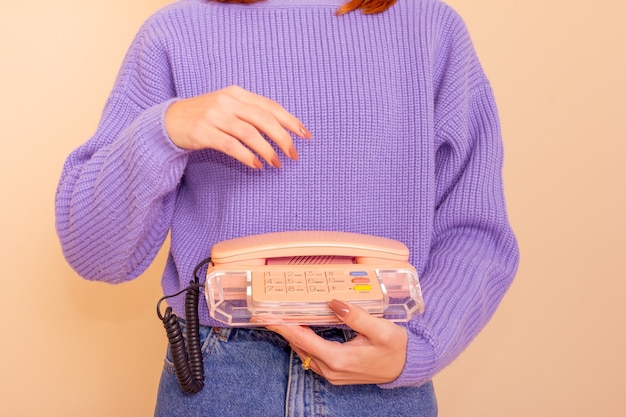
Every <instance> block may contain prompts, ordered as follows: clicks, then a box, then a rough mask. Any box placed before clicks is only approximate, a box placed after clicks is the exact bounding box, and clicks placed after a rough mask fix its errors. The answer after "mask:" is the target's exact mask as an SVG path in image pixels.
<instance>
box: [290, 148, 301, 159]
mask: <svg viewBox="0 0 626 417" xmlns="http://www.w3.org/2000/svg"><path fill="white" fill-rule="evenodd" d="M289 157H290V158H291V159H293V160H294V161H297V160H298V158H299V157H300V156H299V155H298V151H296V148H291V149H289Z"/></svg>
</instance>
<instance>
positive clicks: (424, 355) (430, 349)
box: [379, 329, 436, 389]
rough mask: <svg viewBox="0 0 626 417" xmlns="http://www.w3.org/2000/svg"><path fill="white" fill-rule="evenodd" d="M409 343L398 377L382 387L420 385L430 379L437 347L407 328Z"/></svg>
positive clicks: (381, 386) (381, 385) (380, 385)
mask: <svg viewBox="0 0 626 417" xmlns="http://www.w3.org/2000/svg"><path fill="white" fill-rule="evenodd" d="M407 333H408V336H409V337H408V344H407V351H406V363H405V364H404V369H403V370H402V373H401V374H400V376H399V377H398V378H396V379H395V380H394V381H391V382H389V383H387V384H379V387H380V388H384V389H390V388H399V387H406V386H419V385H423V384H425V383H426V382H428V381H430V380H431V379H432V377H433V369H434V368H435V356H436V355H435V348H434V346H433V344H432V343H431V341H430V339H428V338H427V337H425V336H419V335H416V334H414V333H413V332H411V331H410V330H409V329H407Z"/></svg>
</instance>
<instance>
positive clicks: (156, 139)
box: [56, 0, 518, 416]
mask: <svg viewBox="0 0 626 417" xmlns="http://www.w3.org/2000/svg"><path fill="white" fill-rule="evenodd" d="M342 2H343V0H265V1H259V2H257V1H220V2H216V1H209V0H180V1H177V2H175V3H173V4H171V5H169V6H167V7H165V8H164V9H162V10H160V11H159V12H157V13H156V14H155V15H153V16H152V17H150V18H149V19H148V20H147V22H146V23H145V24H144V25H143V26H142V28H141V29H140V31H139V33H138V34H137V36H136V38H135V39H134V41H133V43H132V44H131V46H130V49H129V51H128V53H127V55H126V57H125V60H124V62H123V65H122V68H121V70H120V73H119V75H118V77H117V80H116V82H115V85H114V86H113V90H112V92H111V95H110V97H109V99H108V101H107V103H106V106H105V109H104V112H103V116H102V120H101V123H100V125H99V126H98V129H97V131H96V132H95V134H94V136H93V137H92V138H91V139H89V141H87V142H86V143H85V144H84V145H82V146H80V147H79V148H78V149H77V150H75V151H74V152H73V153H72V154H71V155H70V156H69V157H68V159H67V161H66V164H65V167H64V171H63V174H62V178H61V181H60V184H59V188H58V193H57V200H56V207H57V230H58V234H59V237H60V240H61V242H62V245H63V249H64V254H65V256H66V259H67V260H68V262H69V263H70V264H71V265H72V266H73V268H74V269H75V270H76V271H77V272H78V273H79V274H81V275H82V276H84V277H85V278H87V279H94V280H103V281H108V282H112V283H118V282H123V281H127V280H130V279H133V278H136V277H137V276H139V275H140V274H141V273H142V272H143V271H144V270H145V269H146V268H147V266H148V265H149V264H150V263H151V262H152V260H153V259H154V256H155V255H156V253H157V252H158V250H159V248H160V247H161V245H162V243H163V241H164V240H165V238H166V235H167V234H168V232H170V233H171V247H170V254H169V258H168V262H167V265H166V268H165V271H164V274H163V279H162V284H163V290H164V293H165V294H173V293H176V292H177V291H179V290H180V289H183V288H185V287H186V286H187V285H188V283H189V280H190V278H191V277H192V275H193V272H192V271H193V269H194V267H195V266H196V265H197V264H198V263H199V262H200V261H201V260H202V259H204V258H206V257H207V256H208V255H209V253H210V250H211V247H212V245H213V244H215V243H217V242H219V241H222V240H225V239H230V238H234V237H239V236H246V235H251V234H257V233H266V232H274V231H284V230H337V231H346V232H358V233H364V234H371V235H377V236H383V237H388V238H392V239H396V240H399V241H401V242H403V243H405V244H406V245H407V246H408V247H409V249H410V251H411V259H410V261H411V263H412V264H413V265H414V266H415V267H416V269H417V270H418V273H419V276H420V283H421V286H422V291H423V294H424V300H425V305H426V309H425V312H424V314H422V315H419V316H418V317H415V318H414V319H412V320H411V321H410V322H408V323H404V324H395V323H392V322H389V321H387V320H384V319H381V318H376V317H371V316H369V315H368V314H366V313H365V312H363V311H362V310H360V309H358V308H356V307H354V306H351V305H349V304H346V303H343V302H341V301H333V302H332V303H331V305H330V306H331V308H332V309H333V310H334V311H335V312H336V314H338V315H339V316H340V317H342V319H343V320H344V321H345V323H346V324H347V325H348V326H349V327H350V329H317V328H315V329H310V328H308V327H299V326H268V328H269V330H268V329H266V328H263V327H259V328H251V329H231V328H224V327H221V325H220V324H219V322H216V321H215V320H213V319H212V318H211V317H210V316H209V313H208V309H207V306H206V304H205V303H201V306H200V321H201V324H202V328H201V334H202V346H203V355H204V358H205V361H204V368H205V369H204V372H205V375H206V381H205V387H204V389H203V390H202V391H201V392H200V393H199V394H196V395H189V394H185V393H183V392H182V391H181V390H180V389H179V387H178V384H177V381H176V378H175V376H174V375H173V374H172V369H171V368H172V367H171V362H170V358H169V356H168V358H166V365H165V368H164V371H163V376H162V380H161V385H160V388H159V394H158V400H157V407H156V415H158V416H194V415H220V416H227V415H236V416H240V415H246V416H251V415H260V416H274V415H290V416H291V415H293V416H296V415H325V416H332V415H337V416H350V415H358V416H362V415H382V414H383V413H385V414H389V415H398V416H401V415H418V416H433V415H436V414H437V406H436V400H435V394H434V390H433V387H432V383H431V382H430V381H431V379H432V378H433V376H434V375H435V374H436V373H437V372H439V371H440V370H441V369H443V368H444V367H445V366H446V365H447V364H449V363H450V362H451V361H452V360H454V359H455V358H456V357H457V356H458V355H459V354H460V353H461V352H462V351H463V350H464V349H465V348H466V347H467V345H468V344H469V343H470V341H471V340H472V339H473V338H474V337H475V336H476V334H477V333H478V332H479V331H480V330H481V329H482V328H483V327H484V326H485V324H486V323H487V322H488V320H489V319H490V317H491V316H492V314H493V313H494V311H495V309H496V307H497V305H498V304H499V302H500V300H501V299H502V297H503V295H504V293H505V292H506V290H507V288H508V287H509V285H510V283H511V281H512V279H513V276H514V274H515V270H516V267H517V263H518V250H517V245H516V241H515V237H514V235H513V233H512V231H511V228H510V226H509V223H508V220H507V214H506V209H505V202H504V198H503V190H502V178H501V167H502V153H503V151H502V143H501V138H500V129H499V122H498V117H497V111H496V107H495V104H494V99H493V94H492V91H491V88H490V85H489V82H488V80H487V78H486V76H485V74H484V72H483V70H482V68H481V66H480V63H479V61H478V59H477V57H476V55H475V52H474V50H473V48H472V44H471V40H470V38H469V35H468V33H467V30H466V28H465V26H464V24H463V22H462V20H461V18H460V17H459V16H458V15H457V14H456V13H455V12H454V11H453V10H452V9H451V8H450V7H448V6H447V5H445V4H443V3H441V2H439V1H436V0H397V2H395V1H388V0H370V1H364V2H361V1H356V2H351V3H348V4H346V5H343V4H342ZM226 3H251V4H226ZM353 3H354V4H353ZM303 139H306V140H303ZM183 302H184V301H183V299H182V298H181V297H179V298H173V299H171V300H170V305H171V306H172V308H173V310H174V312H176V313H177V315H179V316H184V307H183V305H182V304H183ZM262 324H263V323H260V325H262ZM302 365H305V366H304V367H303V366H302Z"/></svg>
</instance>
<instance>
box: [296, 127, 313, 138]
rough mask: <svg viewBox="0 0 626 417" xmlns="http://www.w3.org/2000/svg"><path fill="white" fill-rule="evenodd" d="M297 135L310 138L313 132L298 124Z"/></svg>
mask: <svg viewBox="0 0 626 417" xmlns="http://www.w3.org/2000/svg"><path fill="white" fill-rule="evenodd" d="M299 136H300V137H301V138H304V139H311V138H312V137H313V134H312V133H311V131H310V130H309V129H307V128H306V127H304V126H303V125H300V135H299Z"/></svg>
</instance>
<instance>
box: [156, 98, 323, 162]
mask: <svg viewBox="0 0 626 417" xmlns="http://www.w3.org/2000/svg"><path fill="white" fill-rule="evenodd" d="M165 129H166V130H167V133H168V134H169V136H170V139H171V140H172V142H174V144H175V145H176V146H178V147H179V148H183V149H189V150H198V149H207V148H209V149H215V150H217V151H220V152H223V153H225V154H226V155H229V156H231V157H233V158H235V159H237V160H238V161H240V162H241V163H243V164H245V165H247V166H249V167H251V168H257V169H260V168H262V167H263V164H262V163H261V161H260V160H259V158H258V157H257V155H259V156H260V157H261V158H263V159H264V160H265V161H266V162H267V163H268V164H269V165H271V166H273V167H276V168H279V167H280V166H281V163H280V159H279V158H278V155H277V154H276V152H275V151H274V148H273V147H272V145H270V143H269V142H268V140H266V139H265V138H264V137H263V135H262V134H261V133H263V134H265V135H266V137H267V138H269V139H270V140H271V141H273V142H274V143H275V144H276V145H278V147H279V148H280V149H281V150H282V151H283V152H284V153H285V154H286V155H287V156H289V157H290V158H291V159H294V160H296V159H298V152H297V151H296V148H295V147H294V144H293V140H292V139H291V135H290V134H289V132H293V133H294V134H295V135H297V136H299V137H301V138H307V139H310V138H311V133H310V132H309V130H308V129H307V128H306V127H304V125H303V124H302V123H301V122H300V121H299V120H298V119H297V118H296V117H295V116H293V115H292V114H291V113H289V112H288V111H287V110H285V109H284V108H283V107H282V106H281V105H280V104H278V103H276V102H275V101H273V100H270V99H268V98H266V97H263V96H260V95H258V94H254V93H252V92H250V91H247V90H245V89H243V88H241V87H237V86H230V87H226V88H224V89H221V90H218V91H214V92H212V93H208V94H204V95H201V96H197V97H192V98H188V99H182V100H179V101H176V102H174V103H172V105H171V106H170V107H169V108H168V109H167V111H166V113H165ZM255 153H256V155H255Z"/></svg>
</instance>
